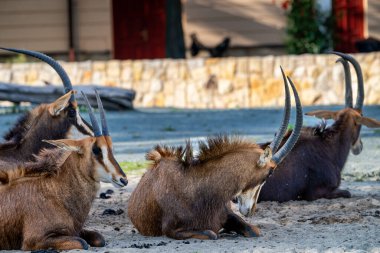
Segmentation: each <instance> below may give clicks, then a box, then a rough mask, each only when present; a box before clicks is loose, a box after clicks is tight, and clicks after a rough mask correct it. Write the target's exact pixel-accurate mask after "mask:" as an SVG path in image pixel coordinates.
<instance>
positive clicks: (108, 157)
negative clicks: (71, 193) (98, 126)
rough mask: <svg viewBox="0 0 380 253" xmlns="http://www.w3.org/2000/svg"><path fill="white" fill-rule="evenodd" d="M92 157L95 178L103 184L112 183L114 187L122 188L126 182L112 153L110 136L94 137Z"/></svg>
mask: <svg viewBox="0 0 380 253" xmlns="http://www.w3.org/2000/svg"><path fill="white" fill-rule="evenodd" d="M94 138H95V142H94V144H93V145H92V155H93V157H94V161H95V171H94V172H95V178H96V179H97V180H99V181H101V182H104V183H112V184H113V185H114V186H115V187H123V186H126V185H127V184H128V180H127V177H126V175H125V174H124V172H123V170H122V169H121V168H120V165H119V164H118V163H117V161H116V159H115V157H114V155H113V153H112V140H111V137H110V136H99V137H94Z"/></svg>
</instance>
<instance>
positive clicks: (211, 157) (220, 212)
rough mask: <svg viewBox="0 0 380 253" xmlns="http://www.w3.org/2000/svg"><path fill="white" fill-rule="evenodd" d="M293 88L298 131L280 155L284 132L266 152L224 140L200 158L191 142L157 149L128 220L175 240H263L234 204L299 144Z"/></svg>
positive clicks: (206, 146) (203, 147)
mask: <svg viewBox="0 0 380 253" xmlns="http://www.w3.org/2000/svg"><path fill="white" fill-rule="evenodd" d="M289 80H290V79H289ZM284 81H285V89H286V91H287V96H286V97H287V98H286V100H287V102H288V103H287V105H286V113H285V115H287V116H286V117H284V120H283V123H282V127H281V128H280V129H286V127H287V121H289V112H290V100H289V91H288V87H287V83H286V79H285V77H284ZM291 85H292V89H293V93H294V96H295V98H296V101H297V121H296V124H295V131H294V132H293V133H292V136H291V137H290V138H289V139H288V141H287V142H286V144H285V145H283V147H282V148H281V149H280V150H279V151H278V152H277V153H274V152H275V151H276V150H277V147H278V145H277V143H279V142H280V141H281V139H282V137H283V131H281V130H280V131H279V134H278V135H277V136H276V137H275V139H274V141H273V144H272V145H271V146H270V147H268V148H266V149H265V150H263V149H261V148H260V147H259V146H258V145H257V144H255V143H251V142H247V141H244V140H241V139H238V138H233V137H227V136H221V137H216V138H209V139H208V140H207V141H205V142H200V145H199V148H200V151H199V154H198V155H197V156H193V154H192V147H191V145H190V143H189V142H188V143H187V145H186V147H185V148H184V149H183V148H182V147H179V148H168V147H165V146H163V147H162V146H156V147H155V149H153V150H152V151H150V152H149V153H148V154H147V156H146V157H147V159H148V160H150V161H152V162H153V164H152V166H151V168H150V169H149V170H148V171H147V172H146V173H145V174H144V175H143V177H142V178H141V180H140V182H139V184H138V185H137V187H136V189H135V190H134V191H133V193H132V195H131V197H130V200H129V204H128V216H129V218H130V219H131V221H132V223H133V224H134V225H135V227H136V228H137V229H138V231H139V232H140V233H141V234H143V235H146V236H160V235H166V236H168V237H171V238H174V239H187V238H197V239H217V237H218V236H217V233H218V231H219V230H221V229H222V228H223V229H224V230H226V231H235V232H237V233H239V234H242V235H244V236H246V237H254V236H258V235H259V229H258V228H257V227H255V226H253V225H250V224H248V223H246V222H245V221H244V220H243V219H241V218H240V217H239V216H238V215H236V214H234V213H233V211H232V210H231V208H230V206H229V203H230V200H231V199H232V198H233V197H235V196H237V195H239V197H240V198H242V199H244V198H245V197H244V193H245V192H247V191H252V190H253V189H256V190H257V186H258V185H261V184H262V183H263V181H264V180H265V179H266V178H267V177H268V175H269V174H270V173H271V171H272V170H273V169H274V168H275V167H276V165H277V164H279V163H280V162H281V161H282V159H283V158H284V157H285V156H286V155H287V153H288V152H289V150H290V149H291V148H292V146H293V145H294V143H295V142H296V140H297V138H298V135H299V130H300V128H301V126H302V108H301V104H300V101H299V98H298V95H297V91H296V90H295V87H294V85H293V84H292V83H291ZM272 151H274V152H273V154H274V155H273V156H272ZM240 210H241V211H242V210H243V211H245V210H246V209H240ZM244 214H245V215H247V214H248V213H244Z"/></svg>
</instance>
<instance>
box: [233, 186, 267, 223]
mask: <svg viewBox="0 0 380 253" xmlns="http://www.w3.org/2000/svg"><path fill="white" fill-rule="evenodd" d="M264 184H265V181H264V182H263V183H261V184H258V185H256V186H255V187H253V188H250V189H247V190H245V191H243V192H242V193H241V194H239V195H238V196H237V198H236V199H237V204H238V207H239V212H240V213H241V214H242V215H244V216H246V217H247V216H252V214H253V213H254V212H255V209H256V204H257V200H258V199H259V194H260V191H261V188H262V187H263V185H264Z"/></svg>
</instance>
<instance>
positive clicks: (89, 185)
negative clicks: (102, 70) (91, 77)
mask: <svg viewBox="0 0 380 253" xmlns="http://www.w3.org/2000/svg"><path fill="white" fill-rule="evenodd" d="M97 98H98V105H99V108H100V111H101V118H102V133H101V131H100V129H99V126H98V124H97V122H96V118H95V116H94V114H93V112H92V109H91V108H90V117H91V122H92V126H93V129H94V134H95V136H94V137H87V138H84V139H81V140H72V139H61V140H47V141H46V142H47V143H49V144H51V145H53V146H56V147H57V148H55V149H43V150H42V151H41V152H40V153H39V155H38V156H36V159H35V161H34V162H28V163H25V164H24V165H23V166H19V167H18V168H15V170H9V171H10V172H9V174H10V175H9V180H8V184H6V185H2V186H0V206H1V208H0V228H1V229H0V250H5V249H8V250H10V249H23V250H35V249H49V248H54V249H59V250H69V249H87V248H88V247H89V246H88V244H89V245H91V246H104V244H105V241H104V238H103V236H102V235H100V234H99V233H97V232H94V231H88V230H84V229H83V224H84V222H85V219H86V217H87V215H88V213H89V211H90V207H91V203H92V202H93V200H94V198H95V195H96V192H97V190H98V188H99V181H102V182H111V183H113V184H114V185H115V186H117V187H123V186H125V185H127V179H126V177H125V174H124V172H123V171H122V170H121V168H120V166H119V165H118V163H117V162H116V160H115V158H114V156H113V153H112V141H111V137H110V136H109V133H108V128H107V125H106V121H105V114H104V110H103V108H102V105H101V102H100V99H99V97H97ZM88 106H89V104H88ZM89 107H90V106H89ZM30 172H32V174H30ZM33 172H34V174H33ZM38 173H40V176H38V177H34V176H36V174H38ZM29 176H31V177H32V178H30V177H29Z"/></svg>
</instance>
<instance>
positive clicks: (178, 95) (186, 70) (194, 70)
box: [0, 52, 380, 108]
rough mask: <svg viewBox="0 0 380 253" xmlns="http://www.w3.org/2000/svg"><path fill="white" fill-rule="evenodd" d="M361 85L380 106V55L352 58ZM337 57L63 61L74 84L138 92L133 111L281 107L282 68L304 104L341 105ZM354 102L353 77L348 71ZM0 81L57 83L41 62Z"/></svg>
mask: <svg viewBox="0 0 380 253" xmlns="http://www.w3.org/2000/svg"><path fill="white" fill-rule="evenodd" d="M355 58H356V59H357V60H358V61H359V62H360V64H361V66H362V70H363V75H364V81H365V94H366V99H365V104H380V53H379V52H378V53H369V54H356V55H355ZM336 59H337V57H336V56H335V55H300V56H266V57H239V58H221V59H201V58H195V59H187V60H171V59H161V60H137V61H130V60H127V61H118V60H111V61H93V62H75V63H66V62H62V65H63V67H64V68H65V70H66V71H67V72H68V74H69V76H70V78H71V80H72V82H73V84H74V85H75V84H100V85H107V86H118V87H124V88H131V89H134V90H136V92H137V96H136V100H135V102H134V104H135V106H136V107H179V108H246V107H259V106H282V105H283V85H282V77H281V72H280V67H279V66H280V65H281V66H282V67H283V68H284V70H285V72H286V73H287V74H288V75H289V76H290V77H291V78H292V80H293V81H294V83H295V84H296V86H297V88H298V91H299V94H300V97H301V99H302V103H303V104H304V105H312V104H318V105H328V104H342V103H343V102H344V80H343V68H342V66H341V64H340V63H339V64H338V63H335V60H336ZM351 73H352V79H353V84H354V87H353V90H354V98H355V97H356V75H355V72H354V70H353V68H351ZM0 82H11V83H21V84H24V83H28V84H30V85H41V84H43V83H44V82H48V83H53V84H59V83H60V79H59V77H58V76H57V75H56V74H55V73H54V71H52V69H51V68H50V67H49V66H48V65H46V64H43V63H22V64H20V63H17V64H16V63H15V64H8V63H5V64H0Z"/></svg>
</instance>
